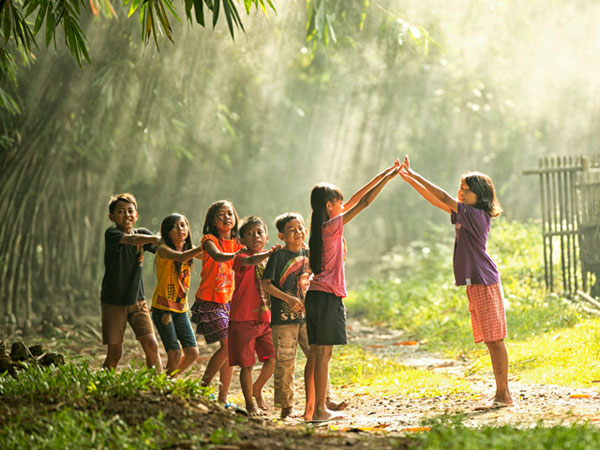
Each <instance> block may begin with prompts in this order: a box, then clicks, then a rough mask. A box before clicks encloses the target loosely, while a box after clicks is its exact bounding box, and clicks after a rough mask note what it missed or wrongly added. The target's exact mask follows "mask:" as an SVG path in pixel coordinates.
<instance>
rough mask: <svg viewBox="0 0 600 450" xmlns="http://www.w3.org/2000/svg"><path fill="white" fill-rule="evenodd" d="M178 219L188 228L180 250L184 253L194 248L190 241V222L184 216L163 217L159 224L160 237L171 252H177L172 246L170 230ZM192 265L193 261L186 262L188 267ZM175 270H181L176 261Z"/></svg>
mask: <svg viewBox="0 0 600 450" xmlns="http://www.w3.org/2000/svg"><path fill="white" fill-rule="evenodd" d="M180 219H183V220H184V221H185V223H186V225H187V227H188V236H187V238H185V241H184V243H183V248H182V249H181V250H182V251H186V250H189V249H190V248H192V247H193V246H194V244H193V241H192V230H191V228H190V222H189V221H188V220H187V217H185V216H184V215H182V214H177V213H173V214H171V215H170V216H167V217H165V218H164V219H163V221H162V222H161V224H160V237H161V239H162V241H163V242H164V243H165V244H167V245H168V246H169V247H171V248H172V249H173V250H177V248H176V247H175V244H173V241H172V240H171V230H172V229H173V228H174V227H175V224H176V223H177V222H179V220H180ZM193 263H194V260H193V259H190V260H189V262H188V264H189V265H190V266H191V265H192V264H193ZM175 268H176V269H177V271H178V272H179V270H181V263H180V262H178V261H175Z"/></svg>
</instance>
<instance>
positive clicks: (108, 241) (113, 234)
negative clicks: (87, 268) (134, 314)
mask: <svg viewBox="0 0 600 450" xmlns="http://www.w3.org/2000/svg"><path fill="white" fill-rule="evenodd" d="M131 234H146V235H152V233H151V232H150V230H147V229H146V228H137V229H132V230H131ZM124 235H125V233H123V232H122V231H121V230H119V229H118V228H117V227H110V228H108V229H107V230H106V231H105V232H104V243H105V247H104V268H105V273H104V278H103V279H102V292H101V294H100V298H101V299H102V301H103V302H104V303H108V304H110V305H123V306H127V305H135V303H136V302H137V301H138V300H143V299H145V298H146V297H145V295H144V283H143V281H142V263H143V261H144V250H146V251H149V252H152V253H154V252H156V247H155V246H154V245H152V244H146V245H144V247H143V250H142V249H140V248H138V247H137V246H135V245H129V244H120V243H119V242H120V241H121V238H122V237H123V236H124Z"/></svg>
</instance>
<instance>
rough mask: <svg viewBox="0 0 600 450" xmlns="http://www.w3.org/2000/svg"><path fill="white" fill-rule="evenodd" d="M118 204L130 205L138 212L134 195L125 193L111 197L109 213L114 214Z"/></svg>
mask: <svg viewBox="0 0 600 450" xmlns="http://www.w3.org/2000/svg"><path fill="white" fill-rule="evenodd" d="M118 202H126V203H130V204H132V205H133V206H134V208H135V210H136V211H137V200H136V199H135V197H134V196H133V194H130V193H129V192H124V193H123V194H115V195H113V196H111V197H110V200H109V201H108V212H110V213H111V214H112V213H114V212H115V206H117V203H118Z"/></svg>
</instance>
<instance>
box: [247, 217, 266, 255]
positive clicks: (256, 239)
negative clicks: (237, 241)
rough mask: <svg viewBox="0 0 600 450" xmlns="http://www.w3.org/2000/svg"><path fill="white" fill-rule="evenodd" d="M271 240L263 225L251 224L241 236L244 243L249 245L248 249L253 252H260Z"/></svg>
mask: <svg viewBox="0 0 600 450" xmlns="http://www.w3.org/2000/svg"><path fill="white" fill-rule="evenodd" d="M268 240H269V236H268V235H267V232H266V231H265V229H264V228H263V226H262V225H259V224H256V225H250V226H249V227H248V228H246V229H245V230H244V234H242V236H241V241H242V244H244V245H245V246H246V247H248V250H250V251H251V252H254V253H256V252H260V251H261V250H262V249H263V248H265V245H266V243H267V241H268Z"/></svg>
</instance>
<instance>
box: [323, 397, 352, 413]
mask: <svg viewBox="0 0 600 450" xmlns="http://www.w3.org/2000/svg"><path fill="white" fill-rule="evenodd" d="M325 406H326V407H327V409H330V410H331V411H343V410H345V409H346V408H347V407H348V403H347V402H346V400H342V401H341V402H339V403H335V402H334V401H333V400H331V399H330V398H329V397H327V401H326V403H325Z"/></svg>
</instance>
